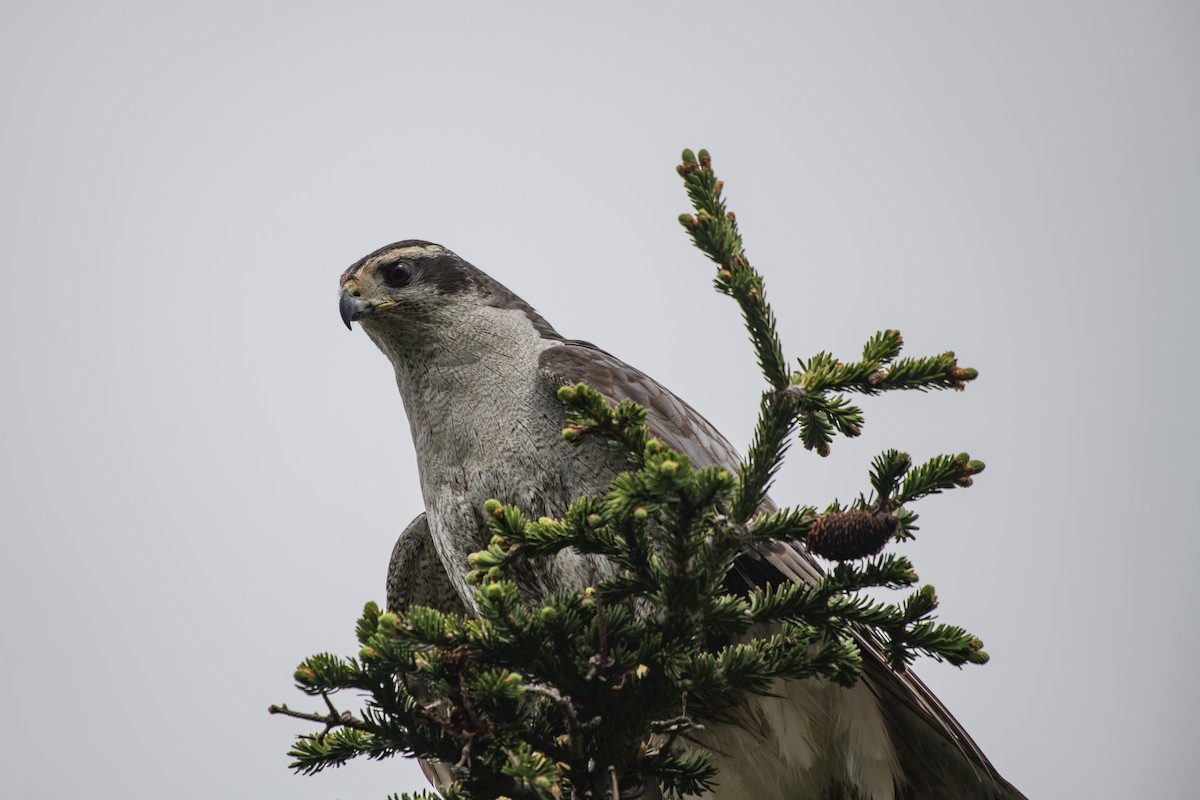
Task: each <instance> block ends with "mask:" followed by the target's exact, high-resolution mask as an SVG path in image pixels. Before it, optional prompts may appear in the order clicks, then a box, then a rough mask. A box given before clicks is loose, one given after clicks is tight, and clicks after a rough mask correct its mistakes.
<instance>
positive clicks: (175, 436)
mask: <svg viewBox="0 0 1200 800" xmlns="http://www.w3.org/2000/svg"><path fill="white" fill-rule="evenodd" d="M432 5H433V4H427V3H422V4H417V3H347V4H340V5H339V7H338V8H337V10H334V4H317V3H297V2H288V3H284V2H278V3H262V2H251V3H241V2H239V3H232V2H228V3H226V2H204V3H189V4H180V3H173V4H167V3H152V2H143V3H130V2H113V3H51V2H46V3H36V4H35V3H16V2H6V3H4V4H3V6H2V7H0V8H2V10H0V64H2V65H3V66H2V73H0V86H2V92H3V94H2V103H3V104H2V109H3V125H2V126H0V151H2V153H3V155H2V156H0V159H2V161H0V164H2V166H0V169H2V171H3V172H2V175H0V203H2V208H0V214H2V217H3V225H2V236H0V264H2V266H3V270H4V272H3V279H4V283H3V286H4V289H3V302H4V306H5V311H4V313H3V314H2V315H0V329H2V331H3V339H2V342H0V347H2V359H3V360H2V363H0V369H2V372H0V374H2V375H3V379H2V380H3V382H2V384H0V385H2V387H3V388H2V395H0V396H2V398H3V417H2V420H3V421H2V428H0V430H2V437H3V439H2V442H0V459H2V467H3V475H2V476H0V477H2V484H0V485H2V486H3V490H2V491H3V494H2V500H3V503H2V507H0V524H2V531H3V551H2V555H0V601H2V605H0V615H2V617H0V622H2V624H3V636H2V638H0V680H2V681H3V686H4V689H3V697H4V699H3V701H2V704H0V705H2V707H3V710H4V714H5V722H4V724H3V726H0V752H3V754H4V756H3V759H2V760H3V762H4V765H5V766H4V768H3V771H2V774H0V795H3V796H4V797H11V798H55V799H57V798H66V797H77V796H78V797H92V798H157V797H173V798H178V800H186V799H188V798H210V797H290V798H329V799H330V800H332V798H346V799H347V800H350V799H351V798H364V799H366V798H382V797H383V796H384V795H385V794H387V793H388V792H390V791H398V790H404V789H413V788H417V787H418V786H420V785H421V783H422V781H421V779H420V776H419V773H418V772H417V770H416V768H415V765H413V764H411V763H407V762H402V761H392V762H387V763H383V764H376V763H362V764H352V765H350V766H348V767H346V768H343V769H340V770H335V771H331V772H329V773H326V774H322V775H320V776H317V777H315V778H304V777H297V776H294V775H292V774H291V773H290V772H289V771H288V770H287V762H288V759H287V757H286V756H285V752H286V750H287V749H288V747H289V743H290V740H291V737H292V736H293V735H294V734H296V733H299V732H302V731H304V730H307V726H305V725H304V724H302V723H300V722H297V721H293V720H287V719H283V718H279V717H269V716H268V715H267V713H266V707H267V705H268V704H269V703H272V702H289V703H292V704H294V705H295V706H305V705H306V702H305V700H304V698H303V697H302V696H301V695H300V694H299V693H298V692H296V691H295V690H294V689H293V687H292V682H291V674H292V670H293V669H294V667H295V665H296V663H297V662H298V661H299V660H300V659H301V658H303V657H305V656H307V655H309V654H311V653H313V652H317V651H320V650H333V651H337V652H341V653H346V654H349V653H352V652H354V651H355V650H356V645H355V643H354V639H353V624H354V620H355V619H356V616H357V614H358V612H359V610H360V609H361V606H362V603H363V602H364V601H365V600H368V599H371V598H375V599H380V600H381V599H382V597H383V593H384V586H383V582H384V581H383V578H384V570H385V565H386V561H387V557H388V554H389V552H390V549H391V546H392V542H393V541H394V538H395V536H396V534H397V533H398V532H399V531H400V530H401V528H402V527H403V525H404V524H405V523H407V522H408V521H409V519H410V518H411V517H412V516H414V515H415V514H416V513H417V512H418V511H419V510H420V509H421V501H420V495H419V491H418V486H417V478H416V472H415V462H414V456H413V452H412V447H411V443H410V437H409V430H408V424H407V421H406V419H405V417H404V414H403V411H402V407H401V404H400V400H399V397H398V395H397V394H396V390H395V386H394V383H393V378H392V375H391V371H390V368H389V366H388V364H387V362H386V360H385V359H384V357H383V356H382V355H380V354H379V353H378V352H377V351H376V350H375V348H374V347H373V346H372V345H371V343H370V342H369V341H368V340H367V338H366V336H364V335H363V334H362V333H361V331H359V330H358V329H357V328H356V329H355V331H354V333H347V332H346V330H345V328H343V327H342V324H341V321H340V320H339V319H338V314H337V309H336V305H337V303H336V300H337V292H336V286H337V278H338V275H339V274H340V273H341V271H342V270H343V269H344V267H345V266H347V265H348V264H349V263H351V262H352V261H354V260H356V259H357V258H358V257H359V256H361V255H363V254H364V253H366V252H368V251H370V250H373V249H375V248H376V247H378V246H380V245H382V244H385V243H387V242H390V241H394V240H397V239H404V238H410V237H412V238H423V239H430V240H433V241H437V242H440V243H443V244H445V245H446V246H448V247H450V248H452V249H454V250H455V251H457V252H458V253H460V254H461V255H462V256H463V257H465V258H466V259H468V260H470V261H472V262H473V263H475V264H476V265H477V266H479V267H481V268H483V269H485V270H487V271H489V272H490V273H491V274H492V275H494V276H496V277H497V278H498V279H500V280H501V281H502V282H503V283H505V284H507V285H508V286H509V287H510V288H512V289H513V290H514V291H516V292H517V293H518V294H521V295H522V296H524V297H525V298H526V299H527V300H529V301H530V302H531V303H532V304H533V305H534V306H535V307H537V308H538V309H540V310H541V311H542V312H543V313H544V314H545V316H546V317H547V318H549V319H550V320H551V322H552V323H554V324H555V325H556V326H557V327H558V328H559V330H560V331H561V332H562V333H564V334H566V335H568V336H571V337H577V338H585V339H589V340H592V341H594V342H597V343H599V344H600V345H601V346H603V347H605V348H606V349H608V350H610V351H612V352H613V353H615V354H617V355H618V356H621V357H623V358H625V359H626V360H629V361H631V362H633V363H634V364H636V365H637V366H639V367H641V368H642V369H644V370H646V371H647V372H649V373H650V374H651V375H654V376H655V377H657V378H658V379H659V380H661V381H662V382H663V383H665V384H666V385H667V386H669V387H670V388H672V389H673V390H675V391H676V392H677V393H679V394H680V395H682V396H683V397H685V398H687V399H688V400H689V401H690V402H692V403H693V404H694V405H696V406H697V407H698V408H699V409H700V410H701V411H702V412H703V413H704V414H705V415H707V416H708V417H709V418H710V419H711V420H712V421H713V422H714V423H716V424H717V426H718V427H719V428H721V429H722V430H723V431H725V432H726V433H727V435H729V436H730V438H731V439H732V440H733V441H734V442H735V444H737V445H738V446H739V447H744V446H745V445H746V443H747V441H748V439H749V435H750V431H751V429H752V425H753V419H754V413H755V403H756V398H757V394H758V392H759V391H760V382H759V381H760V379H759V377H758V375H757V371H756V368H755V366H754V364H753V358H752V356H751V351H750V348H749V346H748V344H747V343H746V340H745V335H744V333H743V332H742V328H741V323H740V320H739V318H738V314H737V312H736V309H735V307H734V306H733V304H732V303H730V302H729V301H728V300H726V299H725V298H722V297H720V296H718V295H717V294H716V293H715V292H713V291H712V289H711V288H710V274H711V273H710V269H709V266H708V264H707V262H706V261H704V260H703V258H702V257H701V256H700V255H699V254H698V253H697V252H695V251H694V250H693V249H692V248H691V246H690V245H689V243H688V241H687V238H686V236H685V234H684V232H683V231H682V229H680V227H679V225H678V224H677V223H676V221H675V218H676V216H677V215H678V214H679V213H680V212H681V211H685V210H687V208H688V206H687V203H686V200H685V197H684V194H683V191H682V188H681V184H680V181H679V179H678V177H677V176H676V174H675V172H674V165H675V164H676V162H677V158H678V154H679V151H680V149H681V148H682V147H685V146H688V147H693V148H698V147H707V148H709V149H710V150H712V152H713V153H714V156H715V165H716V167H717V171H718V174H719V175H720V176H721V177H722V178H724V179H725V181H726V183H727V187H728V188H727V191H728V197H729V199H730V203H731V207H732V208H734V209H735V210H736V211H737V213H738V219H739V220H740V221H741V223H742V229H743V233H744V234H745V236H746V241H747V246H748V252H749V254H750V257H751V259H752V261H753V262H754V263H755V264H756V265H757V266H758V267H759V269H760V270H762V271H763V272H764V273H765V275H766V276H767V281H768V290H769V295H770V298H771V299H772V301H773V302H774V306H775V309H776V311H777V312H778V314H779V316H780V317H781V327H782V333H783V336H784V343H785V347H786V348H787V350H788V352H789V354H790V355H792V356H808V355H811V354H812V353H815V352H816V351H818V350H822V349H830V350H832V351H833V352H834V353H836V354H838V355H840V356H843V357H852V356H854V355H855V354H856V353H857V352H858V350H859V348H860V347H861V345H862V343H863V341H865V339H866V338H867V336H868V335H870V334H871V333H872V332H874V331H875V330H878V329H880V328H884V327H896V328H899V329H900V330H901V331H903V333H904V335H905V340H906V342H907V352H909V353H911V354H914V355H916V354H926V353H933V352H938V351H940V350H943V349H948V348H952V349H954V350H955V351H956V352H957V353H958V355H959V357H960V360H961V362H962V363H963V364H965V365H969V366H975V367H977V368H979V369H980V370H981V377H980V379H979V380H978V381H977V382H976V383H975V384H973V385H972V386H971V388H970V389H969V390H968V391H967V392H965V393H963V394H958V393H941V394H936V395H921V396H913V397H908V396H903V397H900V396H891V397H884V398H879V399H869V400H868V401H867V402H866V403H865V409H866V412H867V425H866V429H865V435H864V436H863V437H862V438H861V439H860V440H857V441H854V442H846V441H844V440H843V441H838V442H836V443H835V445H834V450H833V455H832V456H831V457H830V458H828V459H824V460H822V459H820V458H817V457H816V456H814V455H812V454H810V453H807V452H805V451H803V450H800V449H799V448H796V449H795V450H794V451H793V453H792V457H791V461H790V463H789V465H788V467H787V469H786V470H785V472H784V473H783V475H782V477H781V479H780V481H779V483H778V485H777V486H776V489H775V491H774V496H775V498H776V499H777V500H779V501H781V502H788V503H791V502H807V503H814V504H823V503H825V502H827V501H828V500H829V499H831V498H832V497H834V496H840V497H843V498H845V497H849V496H851V495H852V494H853V493H855V492H857V491H858V490H860V489H862V488H864V487H865V486H866V483H865V475H866V469H867V465H868V463H869V460H870V458H871V456H872V455H874V454H875V453H877V452H879V451H880V450H882V449H884V448H886V447H890V446H895V447H899V448H902V449H906V450H908V451H909V452H911V453H912V454H913V456H914V458H917V459H921V458H925V457H928V456H929V455H932V454H935V453H939V452H958V451H960V450H967V451H969V452H970V453H971V455H972V456H973V457H977V458H981V459H983V460H985V461H986V462H987V465H988V468H987V472H986V473H985V474H984V475H983V476H981V478H980V479H979V480H978V481H977V483H976V486H975V487H974V488H972V489H971V490H970V491H965V492H964V491H955V492H952V493H950V494H949V495H943V496H941V497H936V498H931V499H929V500H925V501H922V502H921V503H920V504H919V505H918V506H917V507H916V510H918V511H919V512H920V514H921V517H922V520H923V523H922V531H921V535H920V539H919V540H918V542H917V543H916V544H914V545H910V546H906V547H904V548H903V550H904V552H906V553H908V554H910V555H911V556H912V557H913V559H914V560H915V562H916V565H917V567H918V570H919V571H920V573H921V576H922V579H924V580H927V581H930V582H932V583H934V584H935V585H936V586H937V588H938V592H939V595H940V596H941V598H942V612H943V619H945V620H947V621H952V622H958V623H963V624H966V625H967V626H968V627H970V628H971V629H972V630H973V631H975V632H977V633H978V634H979V635H980V636H981V637H982V638H983V639H984V641H985V643H986V646H987V649H988V650H989V651H990V652H991V653H992V655H993V661H992V663H991V664H989V665H988V666H986V667H984V668H970V669H965V670H961V671H960V670H956V669H953V668H951V667H948V666H945V665H938V664H934V663H924V664H922V665H921V666H920V669H919V671H920V673H921V674H922V675H923V676H924V677H925V679H926V680H927V681H928V682H929V683H930V684H931V685H932V686H933V687H934V689H935V691H937V692H938V694H939V695H940V696H941V697H942V698H943V699H944V700H945V701H946V702H947V704H948V705H949V706H950V708H951V709H952V710H953V711H954V712H955V714H956V715H957V716H958V717H959V718H960V719H961V720H962V721H963V722H964V724H965V725H966V726H967V728H968V729H969V730H970V731H971V732H972V734H973V735H974V736H975V738H976V739H978V741H979V742H980V744H981V745H982V747H983V749H984V750H985V752H987V753H988V754H989V755H990V756H991V758H992V759H993V761H994V762H995V764H996V765H997V767H998V768H999V769H1000V770H1001V772H1002V773H1003V774H1004V775H1005V776H1007V777H1008V778H1009V779H1010V780H1012V781H1013V782H1014V783H1015V784H1016V785H1017V786H1019V787H1021V788H1022V789H1023V790H1024V791H1025V792H1026V793H1027V794H1028V795H1029V796H1030V797H1031V798H1059V797H1088V798H1126V797H1135V796H1136V797H1183V796H1186V795H1190V794H1192V792H1193V791H1194V780H1192V781H1186V780H1185V769H1187V768H1188V767H1191V762H1194V759H1195V755H1194V750H1195V744H1196V733H1195V731H1196V727H1195V719H1196V716H1197V714H1198V713H1200V693H1198V692H1197V689H1196V683H1195V678H1194V674H1195V671H1196V668H1197V667H1196V656H1197V644H1196V638H1195V636H1196V632H1197V622H1196V619H1195V614H1196V611H1197V595H1198V593H1197V590H1196V588H1195V578H1194V570H1195V564H1196V559H1197V556H1198V555H1200V552H1198V551H1200V547H1198V546H1197V540H1196V537H1197V533H1198V532H1200V531H1198V527H1200V526H1198V525H1197V522H1196V520H1197V516H1196V512H1195V510H1194V506H1193V502H1194V496H1195V491H1196V483H1197V479H1198V478H1200V476H1198V474H1197V472H1198V471H1197V468H1196V455H1195V453H1194V452H1193V448H1194V447H1195V446H1196V444H1197V436H1196V434H1197V423H1196V409H1195V405H1196V388H1197V387H1196V383H1197V381H1196V366H1195V364H1194V352H1195V349H1196V336H1195V333H1194V328H1195V323H1194V318H1195V314H1196V310H1195V308H1196V290H1197V283H1196V279H1195V268H1196V266H1197V257H1198V256H1200V213H1198V212H1200V155H1198V154H1200V147H1198V143H1200V13H1198V12H1197V7H1196V5H1195V4H1192V3H1126V4H1115V3H1098V2H1079V3H1016V4H1004V7H1003V8H1001V7H998V5H996V4H990V5H988V6H985V4H982V3H971V4H964V3H903V4H900V3H874V4H865V3H856V4H853V6H852V7H851V4H835V3H829V4H823V5H814V4H794V3H776V4H757V5H754V4H735V3H727V4H717V3H705V2H689V3H686V4H682V3H680V4H673V5H672V6H671V7H667V6H666V5H665V4H664V5H655V6H654V7H653V8H649V6H650V5H651V4H646V3H611V2H610V3H600V4H597V3H589V4H567V3H546V4H540V5H534V4H521V3H503V4H501V3H459V4H449V3H446V4H440V7H439V8H438V9H437V10H431V9H430V6H432Z"/></svg>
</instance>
